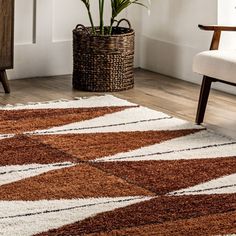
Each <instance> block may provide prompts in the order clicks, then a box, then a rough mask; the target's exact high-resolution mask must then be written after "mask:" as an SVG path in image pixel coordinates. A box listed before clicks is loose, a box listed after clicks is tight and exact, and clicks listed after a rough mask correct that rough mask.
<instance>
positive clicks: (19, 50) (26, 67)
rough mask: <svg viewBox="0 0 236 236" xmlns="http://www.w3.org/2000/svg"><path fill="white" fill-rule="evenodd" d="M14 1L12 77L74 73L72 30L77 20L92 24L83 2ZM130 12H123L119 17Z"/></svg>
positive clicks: (95, 9) (132, 12) (94, 10)
mask: <svg viewBox="0 0 236 236" xmlns="http://www.w3.org/2000/svg"><path fill="white" fill-rule="evenodd" d="M15 3H16V6H15V58H14V62H15V63H14V64H15V65H14V70H11V71H9V72H8V74H9V77H10V78H11V79H17V78H26V77H36V76H50V75H62V74H71V73H72V30H73V29H74V28H75V26H76V25H77V24H78V23H80V24H84V25H90V23H89V20H88V16H87V12H86V9H85V7H84V5H83V3H82V2H81V1H79V0H15ZM92 3H93V4H92V14H93V16H94V21H95V24H98V19H99V17H98V1H92ZM105 4H106V6H105V12H106V15H105V21H106V23H107V24H109V21H110V6H109V1H105ZM128 14H129V13H128V12H124V13H123V14H122V15H121V16H120V17H124V16H125V17H127V16H128ZM136 14H137V12H136V8H134V9H130V14H129V15H132V16H131V19H132V18H136ZM138 31H139V30H138V29H137V33H138ZM137 38H138V37H137ZM138 45H139V44H138V43H136V46H138ZM136 51H137V52H138V47H137V50H136ZM136 58H138V57H136ZM135 61H136V66H138V62H137V60H135Z"/></svg>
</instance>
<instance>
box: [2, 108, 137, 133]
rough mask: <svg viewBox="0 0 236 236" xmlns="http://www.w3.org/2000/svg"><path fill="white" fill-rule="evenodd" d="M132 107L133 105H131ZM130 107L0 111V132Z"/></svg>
mask: <svg viewBox="0 0 236 236" xmlns="http://www.w3.org/2000/svg"><path fill="white" fill-rule="evenodd" d="M131 107H133V106H131ZM131 107H127V106H126V107H101V108H70V109H26V110H14V111H0V133H1V134H9V133H22V132H26V131H34V130H40V129H47V128H51V127H54V126H61V125H66V124H70V123H73V122H79V121H83V120H89V119H92V118H96V117H99V116H103V115H106V114H111V113H114V112H119V111H123V110H125V109H128V108H131Z"/></svg>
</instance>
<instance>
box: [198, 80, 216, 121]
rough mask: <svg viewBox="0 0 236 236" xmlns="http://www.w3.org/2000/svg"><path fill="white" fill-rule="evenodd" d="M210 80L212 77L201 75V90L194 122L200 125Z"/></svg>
mask: <svg viewBox="0 0 236 236" xmlns="http://www.w3.org/2000/svg"><path fill="white" fill-rule="evenodd" d="M212 82H213V79H212V78H209V77H207V76H204V77H203V80H202V87H201V92H200V97H199V102H198V110H197V116H196V123H197V124H198V125H200V124H201V123H202V122H203V120H204V116H205V111H206V107H207V102H208V98H209V93H210V89H211V83H212Z"/></svg>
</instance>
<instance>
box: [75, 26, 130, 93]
mask: <svg viewBox="0 0 236 236" xmlns="http://www.w3.org/2000/svg"><path fill="white" fill-rule="evenodd" d="M80 26H81V25H80ZM134 37H135V35H134V30H132V29H130V28H124V27H114V28H113V33H112V35H110V36H107V35H105V36H97V35H96V36H94V35H92V34H91V28H89V27H77V28H76V29H75V30H74V31H73V59H74V64H73V87H74V88H75V89H79V90H85V91H94V92H114V91H122V90H127V89H131V88H133V86H134V72H133V65H134Z"/></svg>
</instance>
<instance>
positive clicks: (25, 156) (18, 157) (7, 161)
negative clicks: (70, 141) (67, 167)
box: [0, 135, 78, 166]
mask: <svg viewBox="0 0 236 236" xmlns="http://www.w3.org/2000/svg"><path fill="white" fill-rule="evenodd" d="M0 153H1V158H0V166H8V165H26V164H51V163H60V162H78V160H77V159H76V158H75V157H73V156H71V155H69V154H68V153H64V152H62V151H60V150H58V149H55V148H51V147H50V146H48V145H45V144H43V143H40V142H38V141H37V140H34V139H31V138H30V137H27V136H24V135H19V136H15V137H13V138H9V139H2V140H0Z"/></svg>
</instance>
